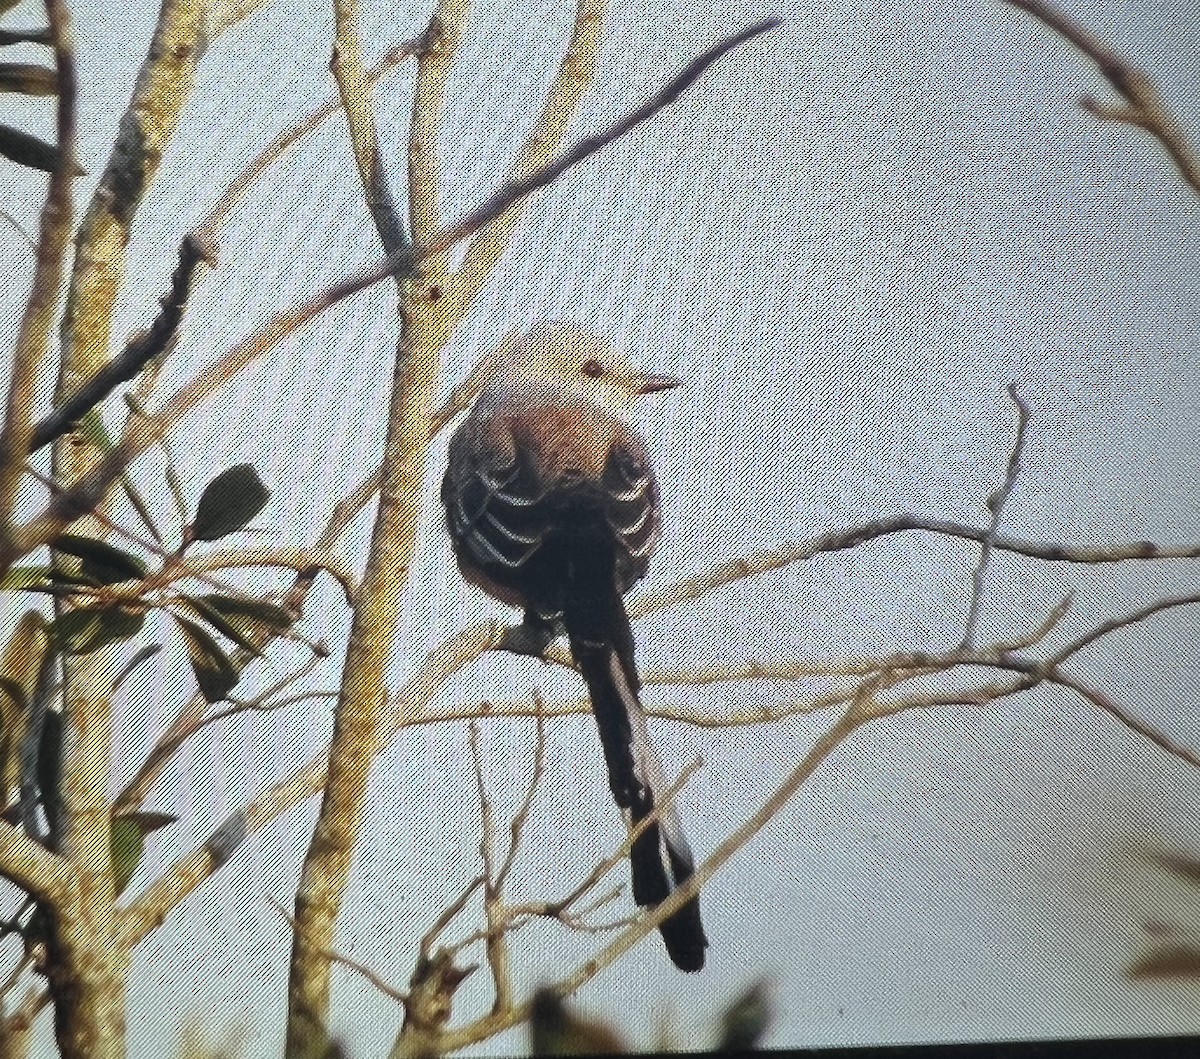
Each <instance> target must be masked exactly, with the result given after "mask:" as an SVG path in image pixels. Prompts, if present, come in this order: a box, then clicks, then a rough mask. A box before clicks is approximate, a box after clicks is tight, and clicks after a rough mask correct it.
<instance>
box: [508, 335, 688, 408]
mask: <svg viewBox="0 0 1200 1059" xmlns="http://www.w3.org/2000/svg"><path fill="white" fill-rule="evenodd" d="M504 369H506V370H507V371H508V372H510V373H512V374H520V375H522V376H525V377H526V378H527V379H528V380H529V382H530V384H531V385H534V386H539V387H544V388H547V389H551V390H555V391H562V390H566V391H568V392H570V393H571V394H573V395H578V396H580V397H582V398H584V399H585V400H588V401H590V402H592V403H593V404H597V405H600V406H602V407H605V408H609V409H611V410H612V411H615V412H624V411H626V410H628V409H629V407H630V406H631V405H632V404H633V402H634V401H635V400H637V398H639V397H643V396H645V395H646V394H649V393H657V392H659V391H660V390H670V389H673V388H674V387H676V386H678V385H679V384H680V380H679V379H676V378H673V377H671V376H669V375H659V374H656V373H653V372H646V371H641V370H640V369H638V368H635V367H634V366H633V364H631V363H630V362H629V360H628V359H627V358H625V357H623V356H622V355H620V354H619V353H617V352H616V351H615V350H614V349H613V348H612V347H611V346H610V345H609V344H608V343H607V342H605V341H604V340H603V339H602V338H600V337H599V336H598V335H595V334H593V333H592V332H590V331H586V330H584V329H583V328H582V327H580V326H579V325H577V324H573V323H568V322H566V321H563V320H550V321H546V322H544V323H540V324H537V325H535V326H534V327H533V328H532V329H531V330H530V331H528V332H527V333H526V334H525V335H523V336H521V338H520V339H518V340H517V341H516V342H515V344H514V345H513V346H512V348H511V350H510V351H509V352H508V353H507V356H505V357H504V360H503V368H502V370H504Z"/></svg>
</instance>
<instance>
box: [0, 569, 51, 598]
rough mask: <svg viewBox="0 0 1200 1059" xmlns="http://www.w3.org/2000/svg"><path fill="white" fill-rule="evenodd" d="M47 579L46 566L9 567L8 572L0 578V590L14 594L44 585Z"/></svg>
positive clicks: (48, 571)
mask: <svg viewBox="0 0 1200 1059" xmlns="http://www.w3.org/2000/svg"><path fill="white" fill-rule="evenodd" d="M49 579H50V567H48V566H10V567H9V568H8V572H7V573H6V574H5V575H4V576H3V577H0V589H7V590H9V591H13V592H16V591H20V590H22V589H29V588H32V587H33V586H34V585H42V584H45V583H46V582H47V581H48V580H49Z"/></svg>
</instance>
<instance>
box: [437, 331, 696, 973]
mask: <svg viewBox="0 0 1200 1059" xmlns="http://www.w3.org/2000/svg"><path fill="white" fill-rule="evenodd" d="M678 385H680V380H678V379H676V378H672V377H670V376H666V375H659V374H653V373H649V372H643V371H639V370H637V369H635V368H634V367H633V365H632V364H631V363H630V362H629V361H628V360H627V359H626V358H624V357H622V356H621V355H619V354H618V353H617V352H616V351H615V350H613V349H612V348H611V346H610V345H609V344H608V343H607V342H606V341H604V340H603V339H602V338H600V337H599V336H598V335H596V334H594V333H592V332H590V331H587V330H585V329H583V328H582V327H580V326H579V325H576V324H574V323H571V322H568V321H562V320H549V321H543V322H541V323H539V324H537V325H535V326H533V327H532V328H531V329H530V330H529V331H528V332H526V333H525V334H524V335H523V336H518V337H516V338H514V339H513V340H512V341H511V342H509V343H507V348H502V350H501V351H500V352H499V353H498V354H497V357H496V362H495V365H494V367H493V369H492V370H491V371H490V372H489V373H487V375H486V376H485V378H484V381H483V383H482V386H481V389H480V392H479V395H478V397H477V398H476V400H475V403H474V405H473V406H472V408H471V410H470V412H469V413H468V414H467V416H466V417H465V418H464V419H463V421H462V423H461V424H460V425H459V427H458V429H457V430H456V431H455V432H454V435H453V436H452V438H451V440H450V446H449V452H448V458H447V467H446V472H445V475H444V477H443V479H442V487H441V499H442V503H443V505H444V507H445V515H446V526H447V529H448V531H449V535H450V540H451V544H452V547H453V551H454V555H455V558H456V560H457V563H458V567H459V570H460V571H461V573H462V575H463V577H464V578H465V579H466V580H467V581H468V582H469V583H471V584H473V585H475V586H477V587H479V588H481V589H482V590H483V591H484V592H486V593H488V594H489V595H491V596H492V597H493V598H495V599H497V600H499V601H501V602H502V603H505V604H508V605H510V606H513V607H518V608H521V609H522V610H523V611H524V617H523V620H522V622H521V624H520V625H519V626H517V627H516V628H515V629H514V630H512V633H511V635H510V636H509V637H508V638H507V641H506V643H504V644H503V645H502V646H506V647H508V648H509V649H511V650H516V651H520V652H524V653H528V654H533V655H542V654H543V653H544V651H545V649H546V648H547V647H548V646H549V645H550V644H551V643H552V642H553V640H554V639H556V638H557V637H558V636H560V635H565V636H566V638H567V642H568V644H569V646H570V648H571V655H572V657H573V658H574V661H575V664H576V666H577V667H578V669H579V672H580V674H581V675H582V677H583V679H584V682H585V683H586V685H587V688H588V695H589V698H590V700H591V706H592V712H593V714H594V715H595V719H596V724H597V727H598V729H599V733H600V743H601V747H602V749H603V753H604V760H605V763H606V766H607V769H608V780H609V786H610V788H611V789H612V794H613V798H614V800H615V801H616V803H617V805H618V807H620V809H621V810H622V812H623V814H624V816H625V820H626V824H627V826H629V827H631V828H632V827H636V826H637V824H638V823H639V822H640V821H643V820H645V819H646V818H647V817H648V816H650V815H651V814H652V813H653V812H654V811H655V809H656V808H657V809H658V810H659V816H658V819H657V821H656V822H655V823H653V824H652V825H651V826H649V827H648V828H647V829H646V830H645V831H644V832H643V833H642V834H641V835H640V836H639V837H638V838H637V839H636V840H635V841H634V842H633V843H632V847H631V849H630V865H631V878H632V892H633V899H634V901H635V902H636V903H637V904H638V905H640V906H642V907H653V906H655V905H657V904H659V903H661V902H662V901H663V900H665V899H666V898H667V897H668V896H669V895H670V894H671V893H672V892H673V891H674V890H675V889H677V888H678V887H679V886H682V885H683V884H684V883H685V882H686V881H687V880H688V879H690V878H691V877H692V875H693V874H694V873H695V861H694V858H693V856H692V851H691V848H690V847H689V845H688V841H687V838H686V836H685V834H684V830H683V825H682V823H681V822H680V819H679V814H678V812H677V811H676V809H675V806H674V804H667V803H666V802H665V800H664V799H665V792H666V791H667V788H668V784H667V780H666V774H665V772H664V770H663V767H662V764H661V763H660V761H659V758H658V755H657V753H656V751H655V748H654V745H653V743H652V742H651V739H650V734H649V731H648V730H647V725H646V715H645V711H644V710H643V707H642V704H641V701H640V699H639V697H638V692H639V690H640V688H641V680H640V679H639V677H638V671H637V665H636V662H635V659H634V639H633V631H632V629H631V627H630V622H629V615H628V612H627V611H626V609H625V600H624V597H625V595H626V593H628V592H629V590H630V588H631V587H632V586H633V585H634V584H635V583H636V582H637V581H638V580H640V579H641V578H642V577H644V576H645V574H646V572H647V570H648V568H649V563H650V559H651V557H652V556H653V555H654V553H655V551H656V550H657V548H658V544H659V540H660V538H661V536H662V514H661V509H660V508H661V504H660V494H659V486H658V481H657V479H656V477H655V474H654V469H653V467H652V466H651V463H650V459H649V456H648V453H647V450H646V445H645V443H644V441H643V440H642V439H641V437H640V436H639V435H638V433H637V432H636V431H635V430H634V429H633V427H632V426H630V425H629V423H628V421H627V416H628V415H629V413H630V412H631V411H632V409H633V406H634V403H635V402H636V401H638V400H639V399H640V398H642V397H643V396H645V395H647V394H652V393H657V392H660V391H663V390H669V389H672V388H674V387H676V386H678ZM659 931H660V933H661V935H662V938H663V941H664V943H665V946H666V949H667V954H668V956H669V957H670V958H671V960H672V961H673V962H674V964H675V965H676V966H677V967H678V968H680V969H681V970H683V971H699V970H700V969H701V968H703V966H704V958H705V949H706V948H707V946H708V939H707V937H706V936H705V933H704V927H703V925H702V923H701V919H700V904H699V898H698V897H693V898H691V899H690V900H689V901H687V902H686V903H685V904H684V905H683V906H682V907H680V908H679V909H678V910H677V911H676V912H675V913H674V914H673V915H671V916H670V917H668V918H667V919H666V920H664V921H663V923H662V924H661V925H660V926H659Z"/></svg>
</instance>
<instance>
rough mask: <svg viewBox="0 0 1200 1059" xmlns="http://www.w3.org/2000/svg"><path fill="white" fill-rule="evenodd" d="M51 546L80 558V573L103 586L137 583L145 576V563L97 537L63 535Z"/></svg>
mask: <svg viewBox="0 0 1200 1059" xmlns="http://www.w3.org/2000/svg"><path fill="white" fill-rule="evenodd" d="M51 547H52V548H53V549H54V550H55V551H60V552H66V553H67V554H68V555H74V556H75V557H76V558H77V559H81V560H82V562H83V565H82V566H81V567H80V572H81V573H82V574H83V576H84V577H90V578H93V579H94V580H95V581H96V583H98V584H101V585H112V584H116V583H117V582H118V581H138V580H141V578H143V577H145V576H146V564H145V563H144V562H142V560H141V559H139V558H138V557H137V556H136V555H131V554H130V553H129V552H127V551H124V550H123V549H121V548H114V547H113V546H112V545H111V544H108V543H107V542H105V541H98V540H96V538H95V537H77V536H75V535H74V534H73V533H64V534H63V535H62V536H61V537H59V538H58V540H56V541H55V542H54V543H53V544H52V545H51Z"/></svg>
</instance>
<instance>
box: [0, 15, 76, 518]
mask: <svg viewBox="0 0 1200 1059" xmlns="http://www.w3.org/2000/svg"><path fill="white" fill-rule="evenodd" d="M46 10H47V14H48V15H49V21H50V34H51V37H52V41H53V47H54V61H55V68H56V71H57V78H58V107H57V119H56V120H57V125H58V165H57V166H56V167H55V170H54V172H53V173H51V175H50V186H49V188H48V190H47V192H46V202H45V205H44V206H43V207H42V220H41V231H40V232H39V234H38V244H37V264H36V267H35V270H34V276H33V285H32V287H31V288H30V292H29V299H28V301H27V302H26V304H25V313H24V315H23V316H22V318H21V326H20V329H19V331H18V332H17V345H16V349H15V350H14V351H13V363H12V376H11V378H10V379H9V386H8V398H7V401H6V404H5V410H4V426H3V428H0V538H7V537H8V535H9V531H10V529H11V522H12V517H13V507H14V504H15V502H16V492H17V485H18V483H19V482H20V480H21V473H22V472H21V469H22V467H23V465H24V463H25V457H26V456H27V455H28V454H29V449H30V439H31V438H32V435H33V413H34V409H35V408H36V397H37V389H36V385H37V373H38V369H39V368H41V366H42V365H43V364H44V363H45V361H46V356H47V354H48V353H49V348H50V333H51V331H52V330H53V328H54V321H55V317H56V315H57V312H58V301H59V288H60V286H61V285H62V278H63V260H64V258H65V256H66V251H67V241H68V239H70V237H71V225H72V218H73V213H74V210H73V208H72V202H71V181H72V179H73V177H74V176H75V101H76V94H77V91H78V85H77V79H76V73H75V51H74V42H73V40H72V31H71V16H70V12H69V11H68V10H67V7H66V4H65V3H63V2H62V0H49V2H48V3H47V4H46Z"/></svg>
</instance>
